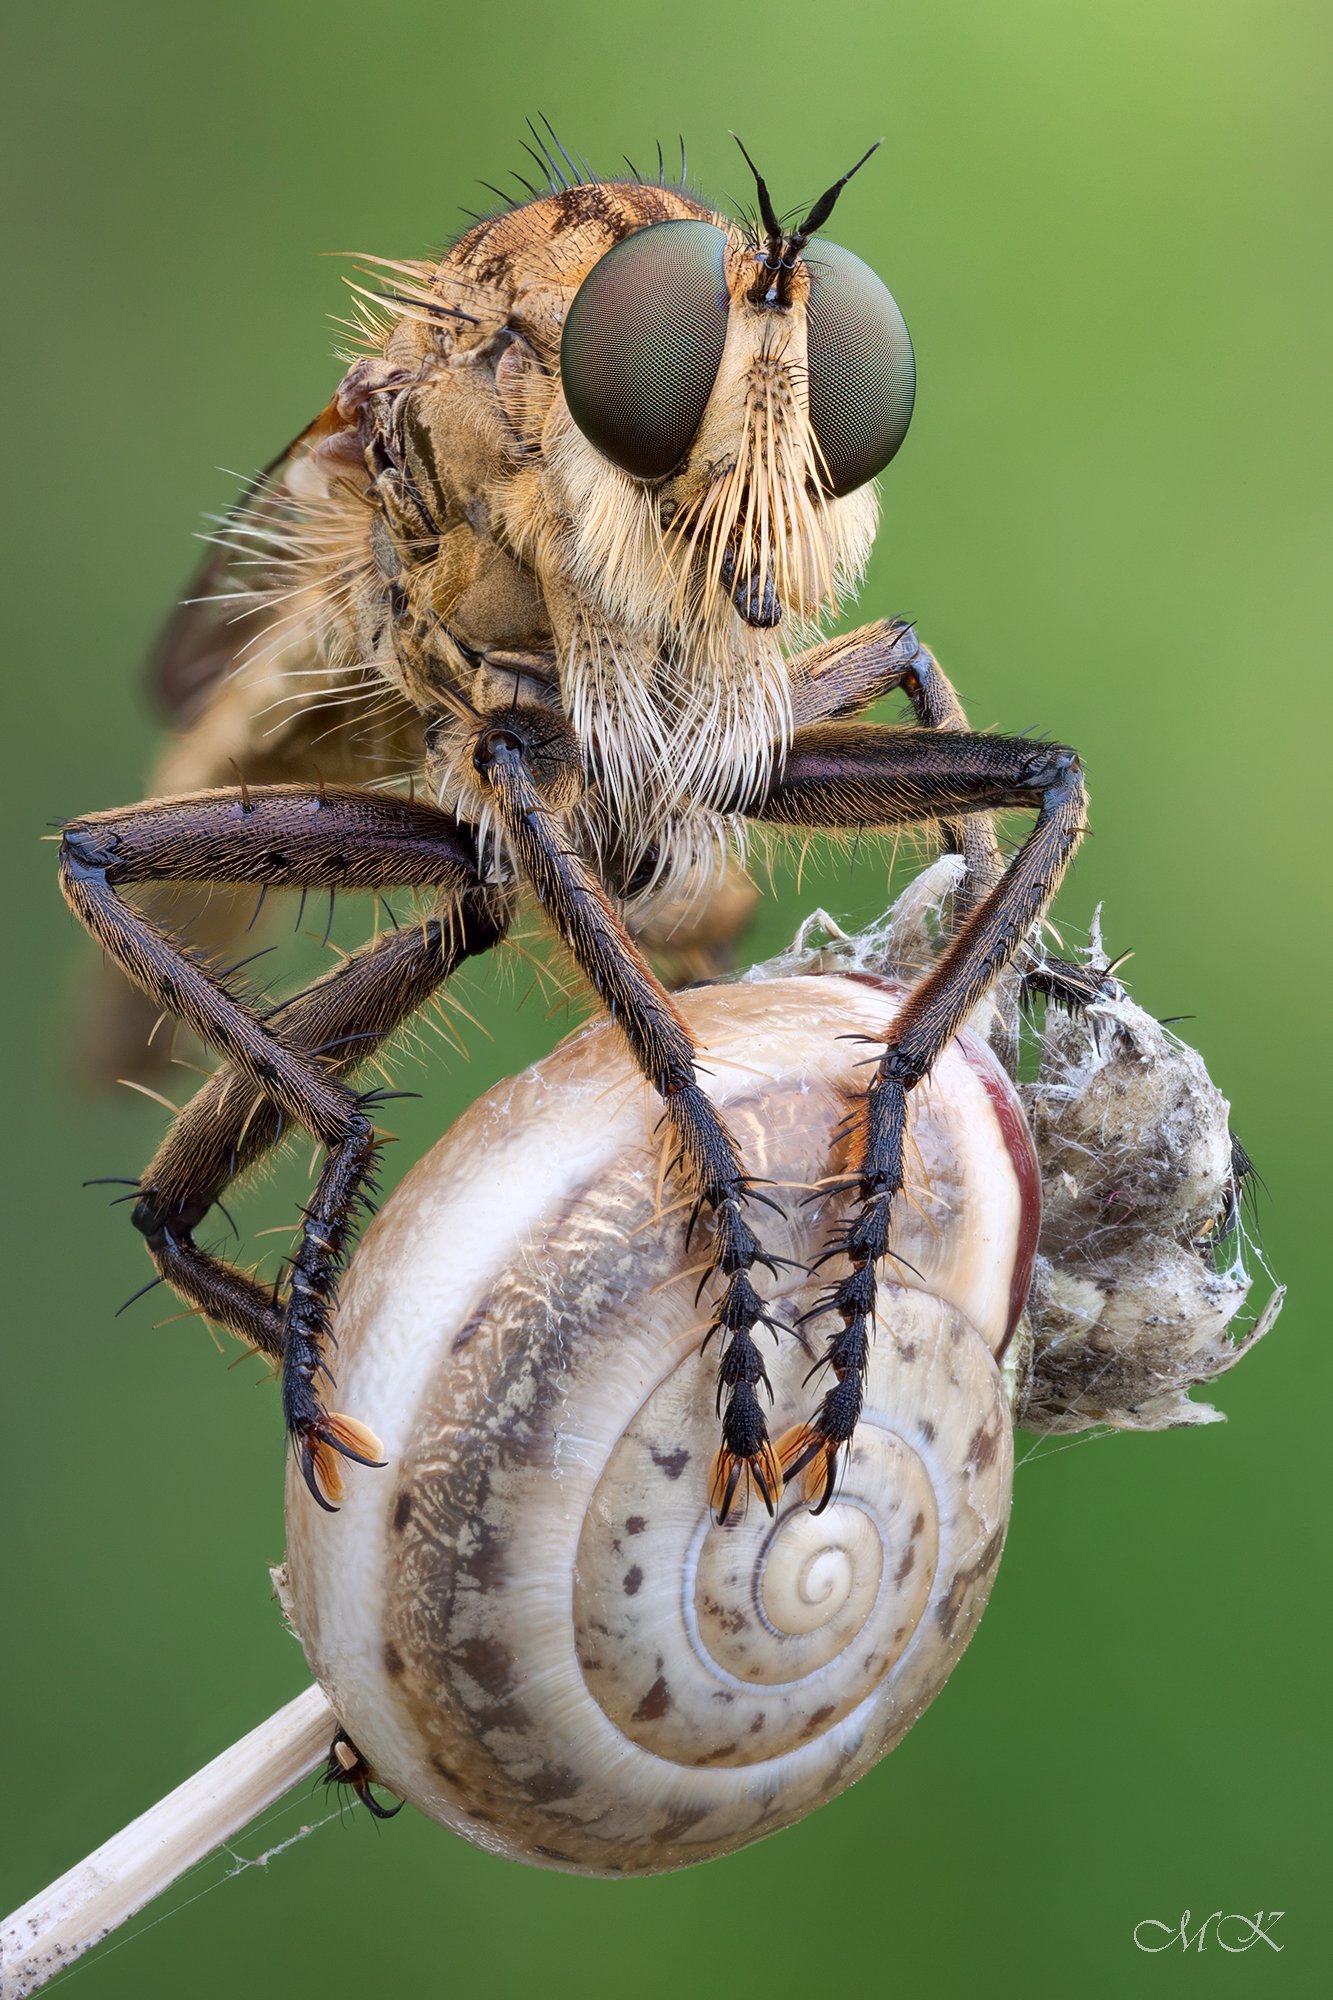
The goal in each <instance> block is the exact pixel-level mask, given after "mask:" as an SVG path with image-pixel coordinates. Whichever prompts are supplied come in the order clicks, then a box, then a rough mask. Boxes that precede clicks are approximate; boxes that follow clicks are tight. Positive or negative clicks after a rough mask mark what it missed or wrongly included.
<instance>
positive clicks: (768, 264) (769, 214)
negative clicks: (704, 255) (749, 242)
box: [731, 132, 855, 271]
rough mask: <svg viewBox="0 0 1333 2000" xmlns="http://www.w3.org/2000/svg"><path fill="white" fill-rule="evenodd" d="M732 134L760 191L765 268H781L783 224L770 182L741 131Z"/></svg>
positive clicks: (774, 269) (771, 269) (773, 269)
mask: <svg viewBox="0 0 1333 2000" xmlns="http://www.w3.org/2000/svg"><path fill="white" fill-rule="evenodd" d="M731 136H732V138H733V139H734V140H735V141H736V144H737V145H738V146H739V147H740V149H741V153H742V155H743V157H744V160H745V164H746V166H747V167H748V168H749V169H750V172H751V173H752V174H753V175H754V184H755V187H756V188H757V189H758V191H759V214H760V217H761V219H762V221H763V225H764V232H765V235H766V238H767V241H766V243H765V246H764V250H765V254H764V268H765V269H766V270H769V271H777V270H780V269H781V267H782V251H783V234H782V224H781V223H780V222H779V221H778V218H777V212H776V210H775V209H774V207H773V197H772V195H771V194H770V193H769V191H768V182H767V181H766V180H765V179H764V177H763V175H762V174H761V173H760V171H759V169H758V167H757V166H756V165H755V163H754V161H753V160H752V159H751V158H750V155H749V154H748V153H747V152H746V150H745V141H744V140H743V139H742V138H741V136H740V134H739V132H733V133H732V135H731ZM853 172H855V169H853Z"/></svg>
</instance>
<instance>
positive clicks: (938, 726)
mask: <svg viewBox="0 0 1333 2000" xmlns="http://www.w3.org/2000/svg"><path fill="white" fill-rule="evenodd" d="M898 692H901V693H903V694H905V695H906V696H907V697H908V699H909V701H910V702H911V704H912V713H913V715H914V717H915V719H916V723H917V727H918V728H920V729H931V730H947V731H949V732H951V733H953V734H955V735H959V734H961V735H968V734H970V733H971V725H970V724H969V722H968V719H967V714H966V711H965V710H964V708H963V704H962V702H961V700H960V699H959V696H958V692H957V689H956V688H955V687H954V686H953V684H952V682H951V681H950V680H949V678H948V676H947V675H946V674H945V672H944V670H943V668H942V667H941V666H940V663H939V661H938V660H937V659H936V658H935V655H934V654H933V653H932V652H931V650H930V648H929V647H928V646H925V645H923V644H922V643H921V641H920V639H919V638H918V637H917V634H916V632H915V630H914V628H913V627H912V625H911V624H910V623H909V622H908V621H907V620H906V619H904V618H885V619H881V620H879V621H878V622H877V623H876V624H873V625H863V626H861V627H860V628H859V629H858V630H857V631H855V632H848V633H845V634H844V635H843V636H842V637H840V638H837V639H829V640H826V641H825V642H824V644H823V645H821V646H814V647H812V648H811V649H810V651H809V652H806V653H802V654H800V655H799V656H798V657H797V658H796V659H795V660H793V662H792V712H793V717H794V720H795V722H796V724H797V727H798V728H802V727H804V726H805V725H806V724H809V723H814V722H824V721H829V722H832V721H835V720H845V719H847V718H850V717H851V716H854V715H857V714H859V713H861V711H862V710H864V709H867V708H869V707H870V705H871V704H872V702H876V701H879V700H880V698H881V697H882V696H884V695H886V694H896V693H898ZM940 839H941V842H942V844H943V848H944V851H945V853H946V854H958V855H961V857H962V859H963V863H964V869H963V878H962V881H961V882H960V883H959V885H958V889H957V892H956V894H955V895H954V898H953V907H952V910H951V913H950V915H951V929H953V930H956V929H957V928H958V927H959V925H961V924H962V922H963V921H964V919H965V918H966V917H967V916H968V915H969V914H970V912H971V911H972V910H973V909H975V907H976V905H977V904H978V903H979V902H980V901H981V900H982V898H983V897H984V896H986V895H987V894H989V892H990V890H992V889H993V888H994V887H995V884H996V883H997V882H998V881H999V879H1000V877H1001V875H1002V874H1003V873H1004V863H1003V862H1002V860H1001V858H1000V847H999V842H998V841H997V840H996V838H995V824H994V821H993V819H992V817H991V815H990V814H989V813H974V814H970V815H968V816H966V817H964V818H960V819H959V820H958V821H956V822H953V821H950V820H949V819H948V818H947V817H946V816H944V815H943V814H941V823H940ZM1022 978H1023V990H1024V992H1025V993H1040V994H1042V995H1044V997H1045V998H1047V999H1049V1000H1055V1001H1056V1002H1058V1003H1059V1004H1060V1005H1061V1006H1066V1007H1086V1006H1087V1005H1088V1004H1089V1003H1090V1002H1091V1001H1092V1000H1094V999H1095V998H1096V997H1097V994H1098V993H1099V992H1101V991H1102V990H1103V988H1104V985H1105V980H1104V977H1103V975H1102V974H1100V973H1099V972H1098V971H1097V970H1096V969H1095V968H1093V967H1089V966H1086V965H1080V964H1074V963H1071V962H1069V961H1068V960H1066V959H1059V958H1046V957H1043V958H1042V959H1041V961H1040V962H1039V963H1037V964H1033V965H1025V966H1024V967H1023V968H1022ZM1013 1026H1014V1030H1015V1032H1014V1033H1013V1034H1012V1035H1009V1036H1006V1037H1005V1040H1004V1042H1003V1044H1002V1046H1001V1049H1000V1051H999V1052H1000V1053H1001V1054H1002V1056H1003V1059H1004V1060H1005V1063H1006V1066H1007V1067H1008V1068H1009V1070H1010V1073H1011V1074H1012V1073H1013V1071H1014V1069H1015V1067H1016V1064H1017V1058H1018V1048H1017V1040H1016V1026H1017V1024H1016V1022H1015V1023H1014V1024H1013Z"/></svg>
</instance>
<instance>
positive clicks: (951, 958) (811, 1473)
mask: <svg viewBox="0 0 1333 2000" xmlns="http://www.w3.org/2000/svg"><path fill="white" fill-rule="evenodd" d="M1085 805H1086V798H1085V793H1084V788H1083V779H1082V774H1081V771H1080V769H1079V764H1078V759H1077V757H1076V756H1075V755H1074V753H1073V751H1072V750H1066V749H1063V748H1061V747H1060V746H1059V745H1053V744H1032V743H1028V742H1024V741H1022V740H1016V739H1013V738H1005V737H991V736H958V735H943V734H941V735H931V736H920V735H916V734H915V733H913V732H909V731H903V730H891V729H876V728H874V727H873V726H870V725H867V724H836V723H834V724H824V725H819V726H816V727H814V728H810V729H806V730H801V731H799V732H798V733H797V735H796V737H795V739H794V741H793V743H792V747H791V751H790V753H789V754H788V756H787V758H786V761H785V765H784V767H783V769H782V771H781V772H780V774H779V775H778V777H777V778H776V780H775V781H774V783H773V785H772V786H771V787H770V789H769V792H768V795H767V797H766V798H765V800H764V801H763V803H762V805H761V806H760V807H759V808H758V811H757V815H756V816H757V817H759V818H762V819H765V820H773V821H777V822H778V823H780V824H784V825H799V826H815V827H847V826H865V827H874V828H888V827H894V826H901V825H904V824H906V823H908V822H910V821H911V820H914V819H920V818H922V817H924V816H926V815H931V816H941V817H943V816H947V815H948V814H950V813H967V812H976V811H982V812H993V811H1002V810H1005V809H1006V808H1010V807H1021V806H1029V807H1031V806H1036V807H1037V809H1038V810H1037V820H1036V824H1035V825H1034V827H1033V828H1032V831H1031V832H1030V833H1029V835H1028V837H1027V839H1026V840H1025V841H1024V843H1023V845H1022V846H1021V847H1020V849H1019V850H1018V853H1017V854H1016V855H1015V856H1014V859H1013V860H1012V862H1011V863H1010V865H1009V867H1008V869H1007V870H1006V871H1005V873H1004V875H1003V876H1002V877H1001V878H1000V880H999V882H998V883H997V884H996V885H995V887H994V888H993V889H992V890H991V891H990V893H989V895H987V896H986V897H985V898H984V899H983V901H981V902H980V903H979V904H978V905H977V907H976V908H975V909H974V910H973V911H972V912H971V914H970V915H969V916H968V918H967V919H966V921H965V922H964V923H963V925H962V926H961V928H960V929H959V930H958V931H957V933H956V934H955V936H954V937H953V939H952V941H951V942H950V944H949V946H948V948H947V950H946V951H945V952H944V954H943V956H942V957H941V958H940V960H939V961H938V963H937V964H936V965H935V966H934V967H933V968H932V970H931V971H930V972H929V973H928V974H927V975H926V976H925V978H924V979H922V980H921V981H920V982H919V984H918V985H917V986H916V987H915V988H914V989H913V991H912V992H911V994H910V995H909V996H908V999H907V1001H906V1003H905V1004H904V1006H903V1009H902V1012H901V1013H900V1014H899V1016H898V1019H897V1020H896V1021H895V1023H894V1030H893V1039H892V1040H891V1041H890V1042H889V1044H888V1046H887V1047H886V1048H885V1050H884V1052H883V1054H882V1055H881V1056H880V1058H879V1061H878V1062H877V1064H876V1068H875V1075H874V1080H873V1082H872V1083H871V1085H870V1088H869V1091H868V1092H867V1095H866V1100H865V1115H864V1119H863V1120H862V1121H860V1123H859V1126H858V1131H857V1137H856V1142H855V1154H854V1157H853V1160H852V1164H851V1169H850V1175H849V1178H848V1180H847V1182H846V1183H845V1189H846V1191H847V1192H850V1193H851V1194H852V1195H853V1196H854V1197H855V1204H856V1205H855V1209H854V1212H853V1214H852V1216H851V1219H850V1220H849V1221H848V1223H847V1225H846V1227H845V1229H844V1230H843V1231H842V1233H841V1235H840V1236H839V1238H838V1240H837V1242H836V1243H835V1244H834V1245H833V1246H832V1248H831V1252H830V1254H833V1255H842V1256H845V1257H846V1258H847V1260H848V1262H849V1264H850V1266H851V1268H850V1270H849V1271H848V1273H847V1274H846V1276H845V1277H843V1278H842V1279H840V1280H839V1282H838V1283H837V1284H835V1285H834V1286H833V1288H832V1289H831V1291H830V1292H829V1293H828V1295H827V1297H826V1299H825V1300H823V1301H821V1305H822V1307H823V1308H825V1309H827V1310H828V1311H830V1312H832V1313H835V1314H836V1315H837V1316H838V1318H839V1320H840V1321H841V1325H840V1327H839V1328H838V1330H837V1332H836V1333H835V1334H834V1335H833V1337H832V1339H831V1340H830V1341H829V1343H828V1345H827V1347H826V1349H825V1352H824V1355H823V1360H824V1362H825V1363H826V1364H827V1365H828V1366H829V1367H830V1368H831V1369H832V1371H833V1375H834V1378H835V1379H834V1383H833V1386H832V1388H830V1389H829V1390H828V1391H827V1393H826V1394H825V1396H824V1398H823V1401H822V1403H821V1404H820V1407H819V1409H818V1411H817V1412H816V1413H815V1415H814V1417H813V1418H812V1419H811V1420H810V1422H809V1423H808V1424H804V1425H801V1426H798V1427H797V1429H796V1430H795V1431H792V1432H789V1433H788V1434H787V1436H786V1437H785V1438H784V1439H783V1440H782V1441H781V1444H780V1449H781V1454H782V1460H783V1469H784V1472H785V1474H786V1476H787V1477H788V1478H793V1477H795V1476H796V1475H797V1474H798V1473H801V1472H806V1474H807V1482H806V1483H807V1491H809V1492H810V1493H811V1495H812V1497H814V1496H817V1507H816V1511H819V1510H820V1509H822V1508H823V1507H825V1506H827V1505H828V1502H829V1500H830V1498H831V1497H832V1494H833V1490H834V1485H835V1482H836V1478H837V1467H838V1457H839V1453H840V1452H841V1451H842V1449H843V1447H844V1446H845V1445H847V1444H848V1443H849V1441H850V1439H851V1437H852V1434H853V1432H854V1431H855V1429H856V1425H857V1422H858V1420H859V1418H860V1415H861V1406H862V1400H863V1395H864V1384H865V1373H866V1367H867V1364H868V1361H869V1352H870V1339H871V1333H872V1329H873V1326H874V1313H875V1290H876V1285H875V1266H876V1263H877V1262H878V1260H879V1259H880V1258H881V1257H883V1256H884V1255H885V1254H886V1253H887V1251H888V1248H889V1233H890V1228H889V1226H890V1216H891V1210H892V1206H893V1202H894V1200H895V1199H896V1198H897V1196H898V1195H899V1194H900V1193H901V1191H902V1186H903V1154H904V1140H905V1137H906V1129H907V1100H908V1094H909V1092H910V1091H912V1090H913V1089H914V1088H915V1086H916V1085H917V1084H918V1083H920V1082H921V1081H922V1079H923V1078H924V1077H926V1076H928V1075H929V1073H930V1070H931V1068H932V1066H933V1064H934V1063H935V1061H936V1059H937V1057H938V1056H939V1054H940V1052H941V1051H942V1050H943V1049H944V1047H945V1046H946V1044H947V1043H948V1042H949V1041H950V1039H951V1038H952V1037H953V1036H954V1035H955V1034H957V1032H958V1030H959V1029H960V1028H961V1027H962V1025H963V1023H964V1022H965V1021H966V1019H967V1017H968V1015H969V1014H970V1013H971V1012H972V1009H973V1008H974V1007H975V1006H976V1005H977V1003H978V1002H979V1001H980V1000H981V999H982V998H983V997H984V995H985V994H986V992H987V991H988V989H989V988H990V986H991V985H992V983H993V982H994V980H995V979H996V978H997V977H998V975H999V974H1000V973H1001V972H1002V971H1003V969H1004V967H1005V966H1006V965H1007V964H1008V963H1009V962H1010V960H1011V959H1012V958H1013V956H1014V954H1015V952H1016V951H1018V949H1019V948H1020V946H1021V945H1022V943H1023V940H1024V939H1025V937H1026V936H1027V934H1028V932H1029V931H1030V929H1031V927H1032V925H1033V924H1034V923H1035V922H1036V921H1037V920H1038V919H1039V918H1040V917H1041V916H1042V914H1043V913H1044V911H1045V910H1046V909H1047V907H1048V906H1049V904H1050V901H1051V898H1052V897H1053V896H1054V894H1055V891H1056V888H1057V887H1058V885H1059V882H1060V878H1061V876H1062V875H1063V873H1064V871H1065V868H1066V866H1067V865H1068V862H1069V860H1070V857H1071V856H1072V854H1073V852H1074V849H1075V848H1076V847H1077V845H1078V842H1079V839H1080V838H1081V836H1082V833H1083V820H1084V810H1085Z"/></svg>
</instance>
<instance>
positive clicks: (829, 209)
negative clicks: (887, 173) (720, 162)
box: [741, 139, 884, 258]
mask: <svg viewBox="0 0 1333 2000" xmlns="http://www.w3.org/2000/svg"><path fill="white" fill-rule="evenodd" d="M883 144H884V141H883V140H882V139H876V141H875V143H874V145H873V146H871V147H869V148H868V150H867V151H866V152H864V153H862V155H861V157H860V159H859V160H858V161H857V163H856V165H855V166H854V167H849V168H848V169H847V172H846V173H845V174H844V175H843V177H842V179H841V180H840V181H834V183H833V186H832V187H831V188H826V189H825V190H824V192H823V194H821V195H820V197H819V200H818V201H817V202H816V203H815V205H814V207H813V208H812V209H811V211H810V213H809V215H807V216H806V218H805V221H804V222H803V223H802V224H801V226H800V228H799V229H794V230H793V231H792V233H791V235H790V236H789V237H788V238H787V246H786V248H787V255H788V257H789V258H790V257H799V256H800V254H801V252H802V250H804V248H805V246H806V244H807V243H808V242H809V240H810V238H811V237H812V236H813V235H814V233H815V231H816V230H817V229H822V228H823V226H824V224H825V223H826V222H827V221H828V219H829V217H830V216H831V215H832V213H833V204H834V203H835V202H836V201H837V199H838V196H839V195H840V194H841V193H842V191H843V189H844V188H845V187H846V185H847V183H848V181H849V180H850V179H851V177H852V175H853V174H859V173H860V171H861V169H862V167H863V166H864V165H865V163H866V161H867V160H868V159H869V158H870V155H871V153H877V152H878V151H879V149H880V147H881V146H882V145H883ZM741 151H742V152H744V151H745V148H744V147H743V146H742V147H741Z"/></svg>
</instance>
